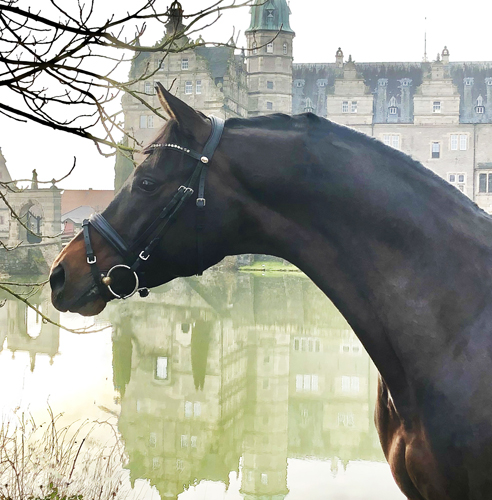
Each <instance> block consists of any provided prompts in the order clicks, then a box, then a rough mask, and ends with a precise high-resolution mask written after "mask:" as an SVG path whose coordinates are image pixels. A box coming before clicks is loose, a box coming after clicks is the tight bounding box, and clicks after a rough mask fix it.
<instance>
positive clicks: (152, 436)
mask: <svg viewBox="0 0 492 500" xmlns="http://www.w3.org/2000/svg"><path fill="white" fill-rule="evenodd" d="M149 445H150V447H151V448H155V447H156V446H157V434H156V433H155V432H151V433H150V436H149Z"/></svg>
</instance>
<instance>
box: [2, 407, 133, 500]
mask: <svg viewBox="0 0 492 500" xmlns="http://www.w3.org/2000/svg"><path fill="white" fill-rule="evenodd" d="M61 416H62V414H60V415H57V416H55V415H53V413H52V412H51V409H50V410H49V420H48V421H47V422H45V423H43V424H39V425H38V424H36V422H35V421H34V419H33V418H32V417H26V415H25V414H22V415H20V416H18V417H17V416H16V418H17V420H15V421H13V422H2V425H1V428H0V500H83V499H98V500H106V499H107V500H109V499H116V498H125V497H127V496H128V493H129V490H128V487H127V486H124V485H125V481H124V478H123V474H124V472H123V464H124V463H125V461H126V456H125V453H124V448H123V444H122V443H121V441H120V440H119V438H118V435H117V430H116V425H115V424H114V423H112V422H110V421H104V422H100V421H96V422H88V421H86V422H83V423H81V424H79V425H70V426H65V427H61V426H60V423H59V421H60V418H61ZM60 427H61V428H60ZM101 430H103V431H104V434H105V435H107V434H108V430H109V432H110V436H111V437H110V439H109V443H108V444H106V445H102V444H101V443H100V440H99V439H96V438H95V437H94V435H95V434H98V433H99V432H100V431H101Z"/></svg>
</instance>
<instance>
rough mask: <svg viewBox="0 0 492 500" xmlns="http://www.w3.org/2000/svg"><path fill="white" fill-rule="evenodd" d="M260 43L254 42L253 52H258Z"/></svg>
mask: <svg viewBox="0 0 492 500" xmlns="http://www.w3.org/2000/svg"><path fill="white" fill-rule="evenodd" d="M257 47H258V45H257V43H256V42H253V54H258V48H257Z"/></svg>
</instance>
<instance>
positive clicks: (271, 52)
mask: <svg viewBox="0 0 492 500" xmlns="http://www.w3.org/2000/svg"><path fill="white" fill-rule="evenodd" d="M266 51H267V54H273V42H270V43H267V46H266Z"/></svg>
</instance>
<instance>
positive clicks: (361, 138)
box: [226, 113, 490, 217]
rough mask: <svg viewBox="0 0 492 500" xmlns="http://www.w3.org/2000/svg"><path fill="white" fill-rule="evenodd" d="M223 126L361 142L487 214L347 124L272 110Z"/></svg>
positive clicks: (407, 159) (406, 157)
mask: <svg viewBox="0 0 492 500" xmlns="http://www.w3.org/2000/svg"><path fill="white" fill-rule="evenodd" d="M226 127H228V128H231V129H243V128H256V129H262V130H282V131H285V130H305V131H307V132H308V133H309V132H311V131H313V130H314V131H315V132H316V133H318V134H325V135H329V134H335V135H336V136H337V137H338V138H340V139H344V140H348V141H354V142H356V143H358V144H361V143H362V144H365V145H366V146H368V147H369V148H371V149H372V150H374V151H376V152H379V153H382V154H384V155H385V156H387V157H388V156H389V157H392V158H394V159H395V160H397V161H398V164H399V165H400V166H402V167H408V168H411V169H413V170H414V171H416V172H418V173H420V174H422V175H424V176H427V177H428V179H429V180H433V181H435V182H437V183H438V184H439V185H440V186H441V187H442V188H444V189H445V190H446V191H447V192H448V193H449V194H450V195H452V196H453V197H454V198H455V199H456V200H458V199H459V200H460V201H461V202H462V203H463V204H465V205H468V206H469V207H471V208H473V209H474V210H478V211H479V212H481V213H482V214H484V215H486V216H487V217H490V215H489V214H488V213H487V212H485V211H484V210H482V209H481V208H480V207H479V206H478V205H477V204H476V203H475V202H474V201H472V200H471V199H470V198H468V196H466V195H464V194H463V193H462V192H461V191H460V190H458V189H457V188H455V187H454V186H452V185H451V184H449V183H448V182H447V181H445V180H444V179H443V178H442V177H440V176H439V175H437V174H436V173H434V172H433V171H432V170H430V169H429V168H427V167H425V166H424V165H422V163H420V162H419V161H417V160H415V159H413V158H412V157H411V156H410V155H408V154H406V153H403V152H402V151H399V150H398V149H395V148H392V147H390V146H387V145H386V144H384V143H383V142H381V141H380V140H378V139H376V138H375V137H371V136H369V135H367V134H364V133H363V132H359V131H358V130H355V129H353V128H351V127H347V126H345V125H340V124H338V123H335V122H332V121H331V120H327V119H326V118H322V117H320V116H317V115H315V114H314V113H302V114H298V115H286V114H283V113H274V114H271V115H265V116H255V117H252V118H229V119H228V120H227V121H226ZM460 195H461V196H460Z"/></svg>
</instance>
